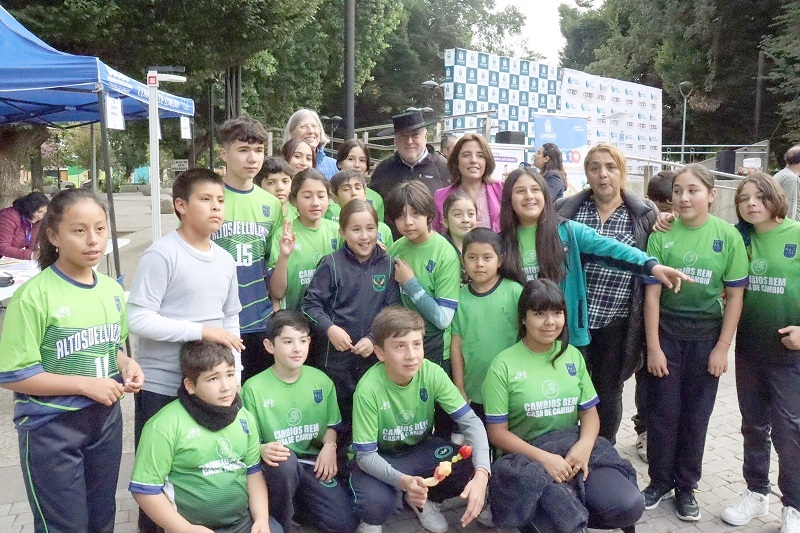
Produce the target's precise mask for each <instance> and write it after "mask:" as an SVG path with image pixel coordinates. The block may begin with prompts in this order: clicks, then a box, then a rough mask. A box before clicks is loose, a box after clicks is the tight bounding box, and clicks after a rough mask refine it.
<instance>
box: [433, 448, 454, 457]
mask: <svg viewBox="0 0 800 533" xmlns="http://www.w3.org/2000/svg"><path fill="white" fill-rule="evenodd" d="M451 455H453V447H452V446H439V447H438V448H436V450H435V451H434V452H433V456H434V457H436V458H437V459H444V458H445V457H450V456H451Z"/></svg>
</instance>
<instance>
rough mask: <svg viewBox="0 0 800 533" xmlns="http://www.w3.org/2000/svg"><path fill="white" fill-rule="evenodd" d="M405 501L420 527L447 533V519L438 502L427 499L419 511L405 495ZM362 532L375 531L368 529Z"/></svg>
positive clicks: (448, 527)
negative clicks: (417, 519)
mask: <svg viewBox="0 0 800 533" xmlns="http://www.w3.org/2000/svg"><path fill="white" fill-rule="evenodd" d="M406 502H407V503H408V505H409V506H410V507H411V510H412V511H414V513H415V514H416V515H417V518H419V523H420V524H422V527H424V528H425V529H427V530H428V531H430V532H431V533H447V530H448V529H450V525H449V524H448V523H447V519H446V518H445V517H444V515H443V514H442V512H441V511H439V504H438V503H434V502H432V501H430V500H428V501H426V502H425V507H423V508H422V511H420V510H419V509H417V506H416V505H414V504H413V503H411V502H410V501H408V496H406ZM363 533H377V532H372V531H369V532H363Z"/></svg>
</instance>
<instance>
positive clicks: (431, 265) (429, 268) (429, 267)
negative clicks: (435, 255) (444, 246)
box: [425, 259, 436, 274]
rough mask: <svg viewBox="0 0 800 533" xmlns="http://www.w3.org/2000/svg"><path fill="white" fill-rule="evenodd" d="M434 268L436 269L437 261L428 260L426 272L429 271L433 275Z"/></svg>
mask: <svg viewBox="0 0 800 533" xmlns="http://www.w3.org/2000/svg"><path fill="white" fill-rule="evenodd" d="M434 268H436V261H434V260H433V259H429V260H428V264H427V265H425V270H427V271H428V272H430V273H431V274H433V269H434Z"/></svg>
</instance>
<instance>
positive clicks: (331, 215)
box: [325, 202, 342, 224]
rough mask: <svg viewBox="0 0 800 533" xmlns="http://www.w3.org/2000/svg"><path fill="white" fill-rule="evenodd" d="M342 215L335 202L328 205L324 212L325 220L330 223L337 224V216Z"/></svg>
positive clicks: (339, 207)
mask: <svg viewBox="0 0 800 533" xmlns="http://www.w3.org/2000/svg"><path fill="white" fill-rule="evenodd" d="M341 214H342V207H341V206H340V205H339V204H337V203H336V202H330V203H328V210H327V211H325V218H326V219H328V220H330V221H331V222H336V223H337V224H338V223H339V215H341Z"/></svg>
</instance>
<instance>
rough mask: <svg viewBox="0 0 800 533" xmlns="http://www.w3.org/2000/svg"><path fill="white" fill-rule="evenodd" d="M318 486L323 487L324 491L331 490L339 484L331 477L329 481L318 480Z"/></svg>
mask: <svg viewBox="0 0 800 533" xmlns="http://www.w3.org/2000/svg"><path fill="white" fill-rule="evenodd" d="M319 484H320V485H322V486H323V487H325V488H326V489H332V488H334V487H336V486H337V485H339V483H338V482H337V481H336V478H335V477H332V478H331V479H330V481H323V480H321V479H320V480H319Z"/></svg>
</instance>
